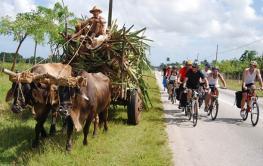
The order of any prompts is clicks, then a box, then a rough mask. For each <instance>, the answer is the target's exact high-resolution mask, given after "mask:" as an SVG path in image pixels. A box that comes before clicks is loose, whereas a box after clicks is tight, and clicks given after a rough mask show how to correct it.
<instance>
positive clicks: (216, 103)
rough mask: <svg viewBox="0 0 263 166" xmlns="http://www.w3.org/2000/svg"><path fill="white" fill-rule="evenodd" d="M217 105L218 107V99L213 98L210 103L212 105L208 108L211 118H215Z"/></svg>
mask: <svg viewBox="0 0 263 166" xmlns="http://www.w3.org/2000/svg"><path fill="white" fill-rule="evenodd" d="M218 107H219V104H218V100H217V99H215V101H214V102H213V103H212V107H211V109H210V113H211V118H212V120H215V119H216V117H217V114H218Z"/></svg>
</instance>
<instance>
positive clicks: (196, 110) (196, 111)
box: [193, 100, 198, 127]
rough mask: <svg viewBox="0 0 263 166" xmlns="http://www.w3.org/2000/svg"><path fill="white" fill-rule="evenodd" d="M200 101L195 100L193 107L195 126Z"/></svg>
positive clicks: (194, 124)
mask: <svg viewBox="0 0 263 166" xmlns="http://www.w3.org/2000/svg"><path fill="white" fill-rule="evenodd" d="M197 102H198V101H197V100H195V102H194V107H193V126H194V127H195V126H196V125H197V119H198V103H197Z"/></svg>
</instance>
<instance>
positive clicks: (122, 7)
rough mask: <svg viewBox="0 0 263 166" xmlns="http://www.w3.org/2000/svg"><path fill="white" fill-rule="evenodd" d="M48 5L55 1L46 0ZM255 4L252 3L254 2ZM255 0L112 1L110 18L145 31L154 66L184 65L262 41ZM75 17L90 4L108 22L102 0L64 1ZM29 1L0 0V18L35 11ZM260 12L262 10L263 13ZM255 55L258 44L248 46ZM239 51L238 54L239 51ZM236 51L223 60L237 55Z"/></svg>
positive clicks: (262, 23) (86, 11) (259, 48)
mask: <svg viewBox="0 0 263 166" xmlns="http://www.w3.org/2000/svg"><path fill="white" fill-rule="evenodd" d="M47 1H48V2H49V4H48V5H47V6H51V5H53V4H54V3H55V1H54V0H47ZM254 1H255V0H254ZM254 1H253V0H143V1H142V0H119V1H116V0H115V1H114V5H113V6H114V9H113V17H114V18H117V19H118V22H119V24H120V26H122V25H123V24H126V25H127V26H129V25H133V24H134V25H135V27H136V28H142V27H147V29H148V32H147V35H149V36H150V38H152V39H153V40H154V41H155V42H154V43H153V44H152V45H153V51H152V57H154V58H152V61H153V62H154V63H155V64H157V63H159V62H160V61H165V59H166V57H167V56H175V57H174V58H172V59H177V60H180V61H181V60H183V59H185V58H187V57H188V58H190V57H191V55H192V57H195V55H196V53H197V52H199V53H200V57H208V56H209V55H214V52H215V47H216V44H217V43H219V45H220V49H221V51H222V50H225V49H229V48H233V47H236V46H239V45H243V44H246V43H249V42H251V41H253V40H257V39H260V38H263V32H262V29H263V17H262V15H257V13H258V12H256V11H255V9H254V8H253V7H252V6H253V3H254ZM64 2H65V4H67V5H68V6H69V8H70V10H71V11H73V12H74V13H75V14H76V15H77V16H79V17H81V15H88V16H90V14H89V10H90V9H91V8H92V6H93V5H97V6H99V7H100V8H102V10H103V11H104V12H103V16H104V17H105V18H106V17H107V14H108V12H107V10H108V1H106V0H89V1H87V0H77V1H76V0H64ZM34 7H35V5H34V1H33V0H11V1H10V0H1V4H0V16H3V15H4V14H6V13H7V14H9V13H10V14H11V15H14V14H15V13H16V12H18V11H28V10H30V9H32V8H34ZM262 11H263V9H262ZM249 48H251V49H255V50H257V51H259V52H261V51H263V48H262V43H261V44H260V43H259V44H255V45H252V46H249ZM240 51H242V50H240ZM239 55H240V52H232V53H229V54H224V55H222V56H221V57H222V58H232V57H234V56H239Z"/></svg>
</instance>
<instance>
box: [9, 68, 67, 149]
mask: <svg viewBox="0 0 263 166" xmlns="http://www.w3.org/2000/svg"><path fill="white" fill-rule="evenodd" d="M31 72H32V73H34V74H46V73H48V74H50V75H52V76H55V77H57V76H61V77H68V76H71V74H72V68H71V66H69V65H64V64H61V63H47V64H38V65H35V66H34V67H33V68H32V69H31ZM11 99H14V101H13V104H12V108H11V110H12V111H13V112H14V113H19V112H21V111H22V109H23V108H25V107H26V106H27V105H30V106H32V110H33V112H34V116H35V119H36V121H37V123H36V126H35V139H34V141H33V144H32V146H33V147H35V146H37V145H38V144H39V137H40V135H41V136H42V137H46V136H47V134H46V132H45V129H44V127H43V124H44V122H45V121H46V119H47V117H48V114H49V112H50V110H52V112H53V113H55V112H56V110H57V109H58V95H57V87H56V86H55V85H47V84H42V83H35V82H32V83H31V84H27V83H19V82H16V83H13V84H12V88H11V89H10V90H9V91H8V93H7V96H6V101H10V100H11ZM54 133H55V122H54V119H52V125H51V127H50V134H51V135H52V134H54Z"/></svg>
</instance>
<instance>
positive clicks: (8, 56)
mask: <svg viewBox="0 0 263 166" xmlns="http://www.w3.org/2000/svg"><path fill="white" fill-rule="evenodd" d="M14 56H15V53H9V52H1V53H0V60H1V61H2V60H3V58H4V62H9V63H11V62H13V57H14ZM20 61H23V56H22V55H20V54H18V55H17V62H20Z"/></svg>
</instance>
